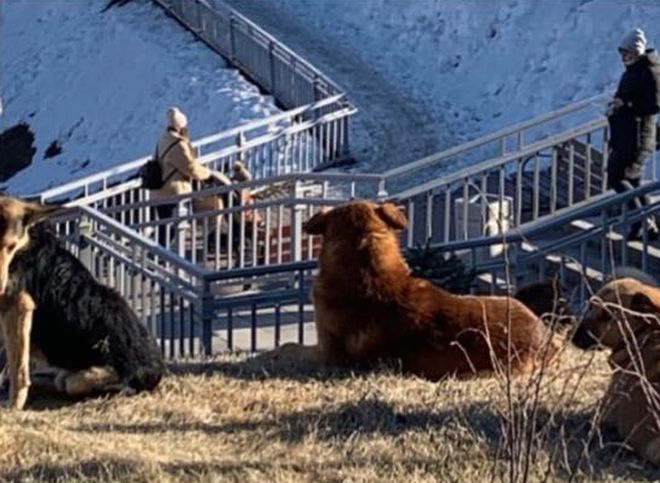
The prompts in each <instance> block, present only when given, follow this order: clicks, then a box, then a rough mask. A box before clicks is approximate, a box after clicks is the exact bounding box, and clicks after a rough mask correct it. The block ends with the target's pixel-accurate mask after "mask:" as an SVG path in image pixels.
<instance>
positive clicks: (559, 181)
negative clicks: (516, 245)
mask: <svg viewBox="0 0 660 483" xmlns="http://www.w3.org/2000/svg"><path fill="white" fill-rule="evenodd" d="M607 142H608V128H607V123H606V121H605V120H603V119H597V120H595V121H592V122H589V123H586V124H584V125H582V126H580V127H578V128H573V129H570V130H568V131H566V132H563V133H560V134H557V135H554V136H551V137H548V138H546V139H543V140H541V141H538V142H536V143H532V144H529V145H526V146H524V147H523V148H522V149H520V150H518V151H514V152H511V153H507V154H504V155H502V156H498V157H494V158H492V159H489V160H486V161H484V162H482V163H479V164H476V165H474V166H471V167H469V168H466V169H463V170H460V171H457V172H454V173H452V174H449V175H447V176H443V177H441V178H438V179H431V180H429V181H426V182H423V183H420V184H418V185H417V186H415V187H413V188H410V189H407V190H404V191H401V192H399V193H396V194H394V195H391V196H390V198H392V199H395V200H397V201H398V202H400V203H403V204H405V205H406V206H407V213H408V218H409V221H410V227H411V228H410V229H409V230H408V231H407V234H406V240H407V244H408V246H413V245H415V244H418V243H421V242H425V241H426V240H429V239H430V240H432V241H434V242H436V241H437V242H440V241H442V242H444V243H447V242H449V241H452V240H457V239H466V238H473V237H481V236H484V235H486V234H488V233H487V232H486V233H485V232H484V230H489V229H490V230H491V231H490V232H491V233H493V232H495V233H496V232H497V230H500V229H511V228H512V227H517V226H521V225H522V224H524V223H527V222H530V221H533V220H536V219H538V218H539V217H542V216H545V215H548V214H553V213H555V212H557V211H558V210H560V209H562V208H566V207H570V206H573V205H575V204H577V203H580V202H583V201H586V200H589V199H591V198H592V197H593V196H596V195H598V194H601V193H603V192H605V191H606V190H607V172H606V165H607V159H606V158H607V155H606V153H607ZM603 153H605V154H603ZM465 200H467V202H465ZM500 223H503V224H504V226H503V227H498V226H497V225H498V224H500Z"/></svg>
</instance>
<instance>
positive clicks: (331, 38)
mask: <svg viewBox="0 0 660 483" xmlns="http://www.w3.org/2000/svg"><path fill="white" fill-rule="evenodd" d="M209 1H210V0H209ZM229 2H230V3H231V5H232V6H233V7H234V8H236V9H238V10H239V11H241V12H243V13H245V14H246V15H247V16H253V17H254V19H255V20H256V21H257V22H259V23H261V24H262V25H263V26H264V27H265V28H266V29H267V30H273V33H274V34H276V35H279V36H281V38H282V39H283V40H284V41H285V42H286V43H287V44H289V46H290V47H291V48H292V49H294V50H296V51H300V52H301V54H303V55H304V56H306V57H307V59H308V60H309V61H310V62H312V63H313V64H315V65H316V64H318V65H319V67H320V68H322V69H323V70H324V71H325V72H326V74H328V75H329V76H330V77H331V78H334V79H335V80H337V81H338V82H339V83H340V84H341V85H343V86H344V87H345V88H346V89H347V91H348V95H349V97H350V98H351V99H353V100H355V102H356V104H357V107H358V108H359V109H360V113H359V114H358V119H357V120H356V121H357V122H356V123H355V127H356V128H357V129H367V130H368V132H367V133H366V135H365V134H358V136H357V137H358V139H360V137H365V136H366V137H368V138H371V140H375V141H378V142H379V143H380V145H376V146H367V147H366V148H365V150H364V153H360V154H361V155H362V156H364V158H365V161H366V162H364V163H362V164H361V166H360V167H359V169H360V170H361V171H370V170H375V171H382V170H385V169H387V168H390V167H393V166H397V165H399V164H402V163H403V162H407V161H412V160H413V159H415V158H419V157H421V156H423V155H428V154H431V153H432V152H433V151H434V150H435V151H437V150H439V149H441V148H446V147H449V146H450V145H455V144H458V143H461V142H465V141H469V140H471V139H474V138H476V137H479V136H482V135H485V134H488V133H491V132H493V131H496V130H499V129H502V128H505V127H507V126H509V125H512V124H514V123H517V122H520V121H524V120H527V119H530V118H533V117H536V116H538V115H541V114H544V113H546V112H548V111H551V110H554V109H558V108H560V107H562V106H564V105H566V104H569V103H571V102H573V101H578V100H580V99H584V98H587V97H591V96H594V95H597V94H602V93H609V92H613V91H614V89H615V88H616V83H617V82H618V79H619V77H620V75H621V73H622V72H623V66H622V64H621V61H620V59H619V54H618V52H617V47H618V43H619V41H620V40H621V38H622V37H623V36H624V35H625V34H626V33H627V32H628V31H629V30H630V29H632V28H634V27H638V26H639V27H642V28H643V29H644V30H645V32H646V34H647V38H648V39H649V42H650V44H656V43H657V41H658V40H660V24H659V23H658V22H657V19H659V18H660V2H658V1H657V0H546V1H537V0H489V1H486V0H462V1H456V0H413V1H411V0H367V1H362V2H356V1H354V0H326V1H320V0H313V1H310V0H278V1H277V2H276V3H274V2H272V1H271V0H229ZM310 36H313V37H314V38H316V39H318V42H323V43H324V44H325V45H327V46H329V47H328V49H327V52H324V51H323V50H321V49H313V48H310V47H309V45H308V44H309V38H310ZM333 52H341V55H342V56H344V57H351V58H352V59H354V64H355V63H357V62H361V64H362V68H361V69H359V70H357V71H348V72H346V68H345V65H344V64H342V63H341V62H336V61H335V60H334V59H332V54H333ZM328 58H331V61H330V62H328V61H327V59H328ZM366 70H368V71H369V73H370V76H363V75H362V72H364V71H366ZM391 86H396V89H397V93H396V95H391V94H389V93H390V92H391V89H390V88H391ZM379 91H383V92H385V93H388V94H389V99H391V101H392V102H389V101H388V96H374V95H373V94H372V93H373V92H379ZM367 96H368V97H367ZM401 99H407V100H408V103H409V106H410V110H413V109H416V110H417V111H420V112H419V113H418V114H417V115H416V116H413V115H411V113H410V112H408V113H401V109H400V107H399V106H400V102H399V101H400V100H401ZM363 101H368V102H363ZM594 109H600V106H594ZM397 117H398V118H402V119H404V122H393V120H396V119H397ZM402 129H406V130H407V131H408V132H403V133H402V132H401V130H402ZM381 131H382V132H381ZM434 141H435V142H434ZM388 153H389V156H388ZM411 153H413V154H414V157H413V159H411ZM360 159H362V157H361V158H360ZM453 168H454V169H455V168H456V166H453Z"/></svg>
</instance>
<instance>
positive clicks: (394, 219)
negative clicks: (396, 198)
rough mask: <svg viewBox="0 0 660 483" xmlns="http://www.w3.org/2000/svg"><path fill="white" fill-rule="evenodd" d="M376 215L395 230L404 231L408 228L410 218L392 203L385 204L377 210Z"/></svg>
mask: <svg viewBox="0 0 660 483" xmlns="http://www.w3.org/2000/svg"><path fill="white" fill-rule="evenodd" d="M376 214H377V215H378V216H379V217H380V218H381V219H382V220H383V221H384V222H385V223H387V225H388V226H389V227H390V228H394V229H395V230H403V229H404V228H408V218H406V215H405V214H404V213H403V211H401V210H400V209H399V208H397V207H396V206H395V205H393V204H392V203H383V204H382V205H380V206H378V207H377V208H376Z"/></svg>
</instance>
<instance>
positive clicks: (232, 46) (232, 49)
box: [229, 13, 236, 64]
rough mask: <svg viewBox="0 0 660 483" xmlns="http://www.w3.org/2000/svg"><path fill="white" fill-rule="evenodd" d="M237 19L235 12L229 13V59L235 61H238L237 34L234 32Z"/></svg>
mask: <svg viewBox="0 0 660 483" xmlns="http://www.w3.org/2000/svg"><path fill="white" fill-rule="evenodd" d="M235 22H236V19H234V14H233V13H231V14H229V60H230V61H231V62H232V64H233V63H235V62H236V34H235V33H234V29H235V28H236V27H235V26H234V24H235Z"/></svg>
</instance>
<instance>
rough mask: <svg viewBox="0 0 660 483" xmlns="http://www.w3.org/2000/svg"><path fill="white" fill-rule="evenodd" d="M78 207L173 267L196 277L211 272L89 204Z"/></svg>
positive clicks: (85, 213) (93, 218)
mask: <svg viewBox="0 0 660 483" xmlns="http://www.w3.org/2000/svg"><path fill="white" fill-rule="evenodd" d="M77 209H78V210H80V212H81V213H82V214H84V216H86V217H88V218H90V219H92V220H96V221H99V222H101V223H103V224H104V225H106V226H108V227H110V228H112V230H114V231H115V232H116V233H118V234H120V235H121V236H123V237H125V238H127V239H129V240H130V241H131V244H132V245H133V246H138V247H140V248H144V249H146V250H148V252H149V253H152V254H154V255H156V256H158V257H159V258H161V259H163V260H166V261H167V262H168V263H170V264H171V265H172V266H173V267H175V268H177V269H181V270H184V271H185V272H187V273H189V274H191V275H193V276H194V277H195V278H199V279H203V278H204V276H205V275H208V274H209V273H210V272H209V271H208V270H205V269H203V268H200V267H199V266H197V265H195V264H194V263H190V262H188V261H187V260H186V259H184V258H181V257H179V256H178V255H176V254H175V253H172V252H171V251H170V250H167V249H166V248H164V247H162V246H161V245H159V244H158V243H156V242H154V241H152V240H149V239H148V238H145V237H144V236H142V235H140V234H139V233H136V232H135V231H134V230H132V229H130V228H128V227H127V226H126V225H123V224H121V223H119V222H118V221H116V220H114V219H113V218H110V217H109V216H107V215H105V214H103V213H101V212H99V211H97V210H95V209H93V208H89V207H87V206H79V207H77Z"/></svg>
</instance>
